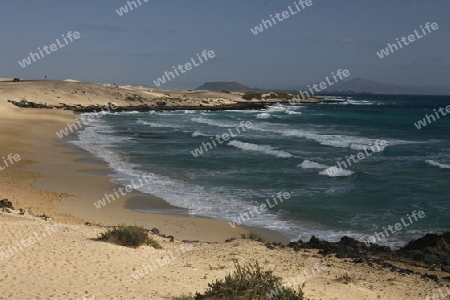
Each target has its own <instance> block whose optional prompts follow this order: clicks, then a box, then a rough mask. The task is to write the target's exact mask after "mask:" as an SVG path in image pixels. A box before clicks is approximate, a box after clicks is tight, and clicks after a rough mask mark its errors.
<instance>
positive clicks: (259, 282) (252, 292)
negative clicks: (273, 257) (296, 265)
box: [194, 262, 304, 300]
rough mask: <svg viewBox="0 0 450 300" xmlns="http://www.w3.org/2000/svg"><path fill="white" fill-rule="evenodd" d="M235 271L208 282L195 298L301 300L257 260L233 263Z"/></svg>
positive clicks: (197, 299)
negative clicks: (206, 288) (206, 287)
mask: <svg viewBox="0 0 450 300" xmlns="http://www.w3.org/2000/svg"><path fill="white" fill-rule="evenodd" d="M235 267H236V271H235V272H234V273H233V274H230V275H228V276H226V277H225V279H224V280H216V282H214V283H210V284H209V285H208V286H209V288H208V290H206V292H204V294H199V293H197V294H196V295H195V298H194V299H195V300H203V299H245V300H257V299H258V300H268V299H274V300H303V299H304V298H303V297H304V295H303V292H302V290H301V289H300V290H299V291H298V292H297V291H295V290H294V289H292V288H290V287H282V280H283V279H282V278H281V277H278V276H275V275H274V274H273V271H262V270H261V267H260V266H259V264H258V262H256V264H255V265H254V266H252V265H251V264H245V265H244V266H240V265H239V264H236V265H235Z"/></svg>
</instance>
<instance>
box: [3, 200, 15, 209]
mask: <svg viewBox="0 0 450 300" xmlns="http://www.w3.org/2000/svg"><path fill="white" fill-rule="evenodd" d="M0 208H9V209H12V210H14V207H13V205H12V203H11V202H10V201H8V199H3V200H0Z"/></svg>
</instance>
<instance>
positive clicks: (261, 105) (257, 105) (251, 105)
mask: <svg viewBox="0 0 450 300" xmlns="http://www.w3.org/2000/svg"><path fill="white" fill-rule="evenodd" d="M170 100H171V99H161V100H160V101H158V102H156V105H148V104H140V105H128V106H117V105H116V107H117V108H116V109H115V110H114V111H115V112H131V111H138V112H148V111H175V110H208V111H221V110H263V109H266V108H267V107H268V106H270V105H273V104H276V103H283V104H288V103H290V102H289V100H287V99H282V100H280V101H264V102H236V103H233V104H220V105H203V104H198V105H167V103H168V102H170ZM8 102H9V103H11V104H12V105H14V106H17V107H20V108H37V109H62V110H71V111H73V112H75V113H91V112H98V111H99V109H100V108H101V106H100V105H98V104H97V105H88V106H82V105H80V104H75V105H69V104H65V103H60V104H59V105H51V104H47V103H36V102H33V101H26V100H21V101H15V100H8ZM342 102H345V101H343V100H326V99H320V98H317V99H311V100H308V101H304V102H299V103H305V104H308V103H315V104H317V103H322V104H323V103H327V104H336V103H342Z"/></svg>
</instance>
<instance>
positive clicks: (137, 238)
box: [96, 225, 162, 249]
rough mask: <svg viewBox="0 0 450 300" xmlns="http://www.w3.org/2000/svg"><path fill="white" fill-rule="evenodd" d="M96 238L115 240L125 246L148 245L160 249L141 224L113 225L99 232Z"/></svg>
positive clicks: (99, 239)
mask: <svg viewBox="0 0 450 300" xmlns="http://www.w3.org/2000/svg"><path fill="white" fill-rule="evenodd" d="M96 240H98V241H104V242H117V243H118V244H120V245H122V246H127V247H139V246H142V245H149V246H152V247H153V248H155V249H162V247H161V245H160V244H159V243H158V242H157V241H155V240H154V239H152V238H151V237H149V236H148V230H147V229H145V228H144V227H141V226H125V225H119V226H113V227H111V228H108V230H107V231H106V232H103V233H101V234H100V235H99V236H98V238H97V239H96Z"/></svg>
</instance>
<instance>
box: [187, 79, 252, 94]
mask: <svg viewBox="0 0 450 300" xmlns="http://www.w3.org/2000/svg"><path fill="white" fill-rule="evenodd" d="M196 90H207V91H230V92H248V91H253V90H255V89H251V88H249V87H247V86H245V85H242V84H240V83H238V82H223V81H217V82H206V83H205V84H203V85H201V86H199V87H198V88H196Z"/></svg>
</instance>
